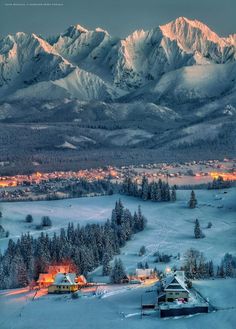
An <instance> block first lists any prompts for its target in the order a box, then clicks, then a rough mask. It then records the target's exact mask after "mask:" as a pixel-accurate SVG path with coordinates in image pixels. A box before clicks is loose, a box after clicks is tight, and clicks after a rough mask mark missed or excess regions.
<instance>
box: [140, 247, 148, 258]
mask: <svg viewBox="0 0 236 329" xmlns="http://www.w3.org/2000/svg"><path fill="white" fill-rule="evenodd" d="M145 253H146V248H145V246H142V247H141V248H140V250H139V256H143V255H145Z"/></svg>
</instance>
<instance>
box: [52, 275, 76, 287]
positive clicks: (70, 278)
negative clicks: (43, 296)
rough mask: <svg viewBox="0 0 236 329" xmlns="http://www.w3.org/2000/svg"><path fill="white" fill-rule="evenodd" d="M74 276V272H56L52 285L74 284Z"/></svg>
mask: <svg viewBox="0 0 236 329" xmlns="http://www.w3.org/2000/svg"><path fill="white" fill-rule="evenodd" d="M75 278H76V274H75V273H66V274H63V273H58V274H57V275H56V276H55V280H54V283H53V284H54V285H57V286H59V285H62V286H66V285H68V286H71V285H74V284H76V282H75Z"/></svg>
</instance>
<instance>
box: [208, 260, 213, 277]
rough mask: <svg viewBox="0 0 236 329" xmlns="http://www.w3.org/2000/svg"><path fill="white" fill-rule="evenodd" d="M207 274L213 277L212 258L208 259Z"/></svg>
mask: <svg viewBox="0 0 236 329" xmlns="http://www.w3.org/2000/svg"><path fill="white" fill-rule="evenodd" d="M208 274H209V276H210V277H214V265H213V261H212V260H210V262H209V265H208Z"/></svg>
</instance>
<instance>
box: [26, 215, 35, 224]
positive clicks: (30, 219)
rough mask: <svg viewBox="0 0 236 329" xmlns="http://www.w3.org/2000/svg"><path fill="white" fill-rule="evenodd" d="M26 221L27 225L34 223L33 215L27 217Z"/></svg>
mask: <svg viewBox="0 0 236 329" xmlns="http://www.w3.org/2000/svg"><path fill="white" fill-rule="evenodd" d="M25 221H26V222H27V223H32V222H33V216H32V215H30V214H29V215H27V216H26V217H25Z"/></svg>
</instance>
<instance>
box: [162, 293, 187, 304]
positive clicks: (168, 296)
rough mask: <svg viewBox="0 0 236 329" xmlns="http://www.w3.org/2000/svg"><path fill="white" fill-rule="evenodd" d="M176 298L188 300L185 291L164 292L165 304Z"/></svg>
mask: <svg viewBox="0 0 236 329" xmlns="http://www.w3.org/2000/svg"><path fill="white" fill-rule="evenodd" d="M177 298H184V299H185V300H188V293H187V291H166V302H168V301H173V300H174V299H177Z"/></svg>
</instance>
